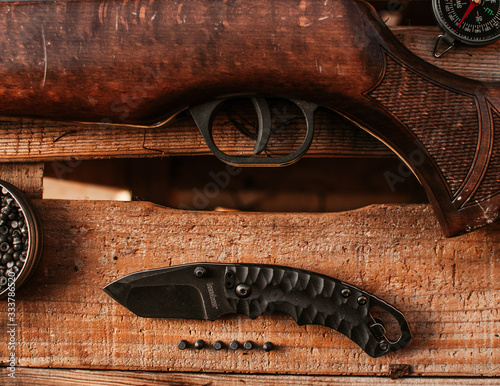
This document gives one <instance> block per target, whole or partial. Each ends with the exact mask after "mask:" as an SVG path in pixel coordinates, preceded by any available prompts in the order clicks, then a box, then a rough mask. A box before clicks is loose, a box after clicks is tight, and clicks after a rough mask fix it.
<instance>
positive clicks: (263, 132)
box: [250, 97, 272, 154]
mask: <svg viewBox="0 0 500 386" xmlns="http://www.w3.org/2000/svg"><path fill="white" fill-rule="evenodd" d="M250 99H251V101H252V103H253V106H254V108H255V112H256V113H257V120H258V125H259V126H258V136H257V142H256V143H255V147H254V149H253V153H254V154H260V153H261V152H262V150H264V149H265V148H266V146H267V143H268V142H269V138H270V137H271V125H272V119H271V111H270V110H269V104H268V103H267V101H266V99H265V98H256V97H251V98H250Z"/></svg>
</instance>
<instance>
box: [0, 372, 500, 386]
mask: <svg viewBox="0 0 500 386" xmlns="http://www.w3.org/2000/svg"><path fill="white" fill-rule="evenodd" d="M0 374H1V377H2V379H7V378H5V377H4V375H5V376H7V375H6V374H7V369H5V368H3V369H1V370H0ZM27 379H29V384H30V386H45V385H48V384H50V385H52V386H64V385H70V386H71V385H75V384H77V385H82V386H84V385H92V386H108V385H131V386H134V385H137V386H139V385H141V386H142V385H150V386H155V385H186V386H204V385H213V386H218V385H220V386H225V385H235V384H244V385H259V386H266V385H277V384H278V385H299V384H300V385H304V386H314V385H318V384H320V385H359V386H371V385H373V384H378V385H394V383H395V381H394V380H392V379H390V378H381V377H345V376H344V377H343V376H297V375H249V374H200V373H171V372H145V371H140V372H139V371H126V372H125V371H101V370H62V369H33V368H26V367H19V368H17V369H16V378H15V379H13V380H12V382H10V383H9V384H12V385H24V384H26V383H25V382H26V380H27ZM400 382H401V383H404V384H405V385H428V384H429V383H430V382H431V383H432V384H433V385H443V386H444V385H447V386H452V385H457V386H467V385H478V384H481V385H498V379H494V378H484V377H481V378H451V377H450V378H437V377H434V378H432V380H429V378H423V377H419V378H405V379H404V380H401V381H400Z"/></svg>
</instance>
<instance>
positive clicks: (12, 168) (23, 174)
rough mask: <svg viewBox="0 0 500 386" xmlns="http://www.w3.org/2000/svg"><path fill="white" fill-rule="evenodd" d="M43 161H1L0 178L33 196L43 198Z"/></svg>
mask: <svg viewBox="0 0 500 386" xmlns="http://www.w3.org/2000/svg"><path fill="white" fill-rule="evenodd" d="M43 169H44V164H43V163H21V164H19V163H0V179H1V180H4V181H7V182H9V183H11V184H12V185H14V186H15V187H17V188H18V189H19V190H21V191H22V192H24V193H25V194H26V195H27V196H28V197H31V198H42V195H43Z"/></svg>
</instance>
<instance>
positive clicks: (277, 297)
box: [225, 264, 411, 357]
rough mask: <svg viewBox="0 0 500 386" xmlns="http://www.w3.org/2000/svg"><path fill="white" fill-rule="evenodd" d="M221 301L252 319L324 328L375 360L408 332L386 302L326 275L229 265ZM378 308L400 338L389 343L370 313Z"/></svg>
mask: <svg viewBox="0 0 500 386" xmlns="http://www.w3.org/2000/svg"><path fill="white" fill-rule="evenodd" d="M225 287H226V296H227V299H228V301H229V303H230V304H231V305H232V306H233V308H234V310H235V312H237V313H239V314H243V315H246V316H248V317H250V318H252V319H254V318H256V317H258V316H260V315H262V314H264V313H274V312H283V313H286V314H288V315H290V316H291V317H292V318H293V319H294V320H295V321H296V322H297V324H299V325H304V324H317V325H321V326H326V327H330V328H332V329H334V330H336V331H339V332H341V333H342V334H344V335H346V336H347V337H348V338H350V339H351V340H352V341H354V342H355V343H357V344H358V345H359V346H360V347H361V348H362V349H363V350H364V351H365V352H366V353H367V354H368V355H370V356H372V357H380V356H382V355H385V354H387V353H389V352H392V351H396V350H399V349H401V348H403V347H405V346H406V345H407V344H408V343H409V341H410V340H411V333H410V330H409V327H408V324H407V322H406V320H405V318H404V316H403V314H402V313H401V312H400V311H398V310H397V309H395V308H394V307H393V306H391V305H389V304H388V303H386V302H384V301H382V300H380V299H378V298H376V297H375V296H373V295H371V294H368V293H367V292H365V291H362V290H360V289H359V288H356V287H354V286H352V285H349V284H346V283H343V282H341V281H339V280H336V279H333V278H331V277H328V276H323V275H319V274H316V273H312V272H309V271H304V270H299V269H294V268H288V267H281V266H270V265H266V266H262V265H247V264H240V265H231V266H228V267H227V268H226V274H225ZM375 306H376V307H379V308H382V309H383V310H385V311H386V312H388V313H389V314H391V315H392V316H393V317H394V318H395V319H396V320H397V322H398V325H399V328H400V331H401V335H400V337H399V338H398V339H397V340H396V341H390V340H389V339H388V338H387V336H386V334H385V330H384V328H383V326H382V325H381V324H380V322H379V321H376V320H375V319H374V318H373V317H372V316H371V314H370V309H371V308H372V307H375Z"/></svg>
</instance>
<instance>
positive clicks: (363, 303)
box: [358, 296, 368, 306]
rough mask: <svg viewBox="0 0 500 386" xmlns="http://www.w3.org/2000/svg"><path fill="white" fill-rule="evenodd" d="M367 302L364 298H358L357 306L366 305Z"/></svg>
mask: <svg viewBox="0 0 500 386" xmlns="http://www.w3.org/2000/svg"><path fill="white" fill-rule="evenodd" d="M367 302H368V299H367V298H366V296H360V297H359V298H358V304H360V305H362V306H364V305H365V304H366V303H367Z"/></svg>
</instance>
